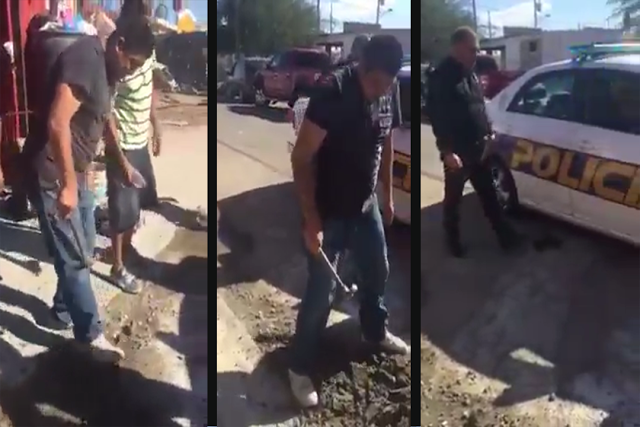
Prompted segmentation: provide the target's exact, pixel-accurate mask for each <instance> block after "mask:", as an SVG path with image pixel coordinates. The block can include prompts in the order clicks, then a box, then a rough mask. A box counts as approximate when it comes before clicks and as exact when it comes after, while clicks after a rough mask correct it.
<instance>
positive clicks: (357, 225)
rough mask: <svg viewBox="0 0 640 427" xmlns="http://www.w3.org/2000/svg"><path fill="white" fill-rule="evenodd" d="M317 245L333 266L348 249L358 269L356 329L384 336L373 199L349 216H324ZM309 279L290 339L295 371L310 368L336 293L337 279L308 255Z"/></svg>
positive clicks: (385, 269) (382, 270)
mask: <svg viewBox="0 0 640 427" xmlns="http://www.w3.org/2000/svg"><path fill="white" fill-rule="evenodd" d="M323 234H324V238H323V243H322V249H323V251H324V252H325V253H326V255H327V257H328V258H329V261H331V263H332V264H334V265H335V263H336V260H337V258H338V257H339V256H340V255H342V254H343V253H344V252H345V250H347V249H349V250H350V254H351V259H352V261H353V262H354V264H355V267H356V268H357V270H358V277H359V278H360V280H361V282H360V283H358V285H359V291H358V296H359V299H360V301H359V302H360V311H359V315H360V327H361V329H362V335H363V337H364V338H365V339H366V340H367V341H370V342H374V343H375V342H380V341H382V339H383V338H384V336H385V331H386V323H387V309H386V308H385V305H384V292H385V286H386V283H387V278H388V276H389V262H388V259H387V243H386V239H385V233H384V227H383V224H382V218H381V215H380V211H379V209H378V204H377V203H372V204H371V206H370V207H369V208H368V209H367V210H366V211H365V212H363V213H362V214H361V215H360V216H358V217H355V218H352V219H329V220H326V221H325V222H324V224H323ZM307 262H308V269H309V279H308V282H307V288H306V290H305V293H304V296H303V297H302V304H301V305H300V311H299V312H298V319H297V321H296V333H295V336H294V337H293V342H292V348H291V351H292V359H291V362H292V363H291V369H292V370H293V371H294V372H296V373H298V374H306V373H308V372H309V371H310V369H311V367H312V364H313V361H314V360H315V358H316V356H317V355H318V354H319V352H318V343H319V339H320V334H321V333H322V331H323V330H324V328H325V327H326V324H327V320H328V318H329V312H330V311H331V304H332V302H333V298H334V296H335V289H336V283H335V280H334V279H333V277H332V276H331V273H330V272H329V271H328V269H327V268H326V266H325V265H324V263H323V261H322V260H320V259H319V258H318V257H317V256H313V255H311V254H309V253H307Z"/></svg>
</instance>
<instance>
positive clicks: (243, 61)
mask: <svg viewBox="0 0 640 427" xmlns="http://www.w3.org/2000/svg"><path fill="white" fill-rule="evenodd" d="M270 60H271V58H268V57H259V56H253V57H246V58H240V59H239V60H237V61H236V62H235V63H234V64H233V66H232V67H231V69H229V70H228V71H227V76H228V79H227V81H225V82H224V85H223V86H222V88H223V89H224V97H225V98H226V99H227V100H228V99H233V100H235V99H237V100H239V101H240V102H243V103H253V102H254V100H255V91H254V84H255V79H256V76H257V75H258V74H259V73H260V71H262V70H264V68H265V66H266V65H267V63H269V61H270Z"/></svg>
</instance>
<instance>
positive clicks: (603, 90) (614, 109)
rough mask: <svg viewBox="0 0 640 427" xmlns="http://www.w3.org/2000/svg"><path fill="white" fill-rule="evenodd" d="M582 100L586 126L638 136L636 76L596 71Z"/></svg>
mask: <svg viewBox="0 0 640 427" xmlns="http://www.w3.org/2000/svg"><path fill="white" fill-rule="evenodd" d="M590 77H591V80H590V84H589V85H588V88H589V89H588V92H587V96H586V123H587V124H589V125H591V126H597V127H601V128H604V129H610V130H613V131H617V132H623V133H630V134H635V135H640V76H638V75H637V74H634V73H631V72H626V71H619V70H597V71H595V72H594V73H593V74H592V75H591V76H590Z"/></svg>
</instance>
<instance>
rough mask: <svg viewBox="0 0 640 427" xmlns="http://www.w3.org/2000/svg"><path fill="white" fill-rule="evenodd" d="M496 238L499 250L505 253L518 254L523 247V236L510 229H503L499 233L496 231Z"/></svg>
mask: <svg viewBox="0 0 640 427" xmlns="http://www.w3.org/2000/svg"><path fill="white" fill-rule="evenodd" d="M496 236H497V237H498V244H499V245H500V248H502V250H503V251H505V252H509V253H514V252H520V250H521V249H523V248H524V246H525V238H524V236H523V235H521V234H520V233H518V232H517V231H515V230H514V229H513V228H511V227H505V228H503V229H502V230H500V231H496Z"/></svg>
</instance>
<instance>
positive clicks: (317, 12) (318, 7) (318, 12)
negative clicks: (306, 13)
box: [316, 0, 322, 34]
mask: <svg viewBox="0 0 640 427" xmlns="http://www.w3.org/2000/svg"><path fill="white" fill-rule="evenodd" d="M316 15H318V34H319V33H322V30H321V29H320V24H321V22H322V21H321V19H320V0H317V1H316Z"/></svg>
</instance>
